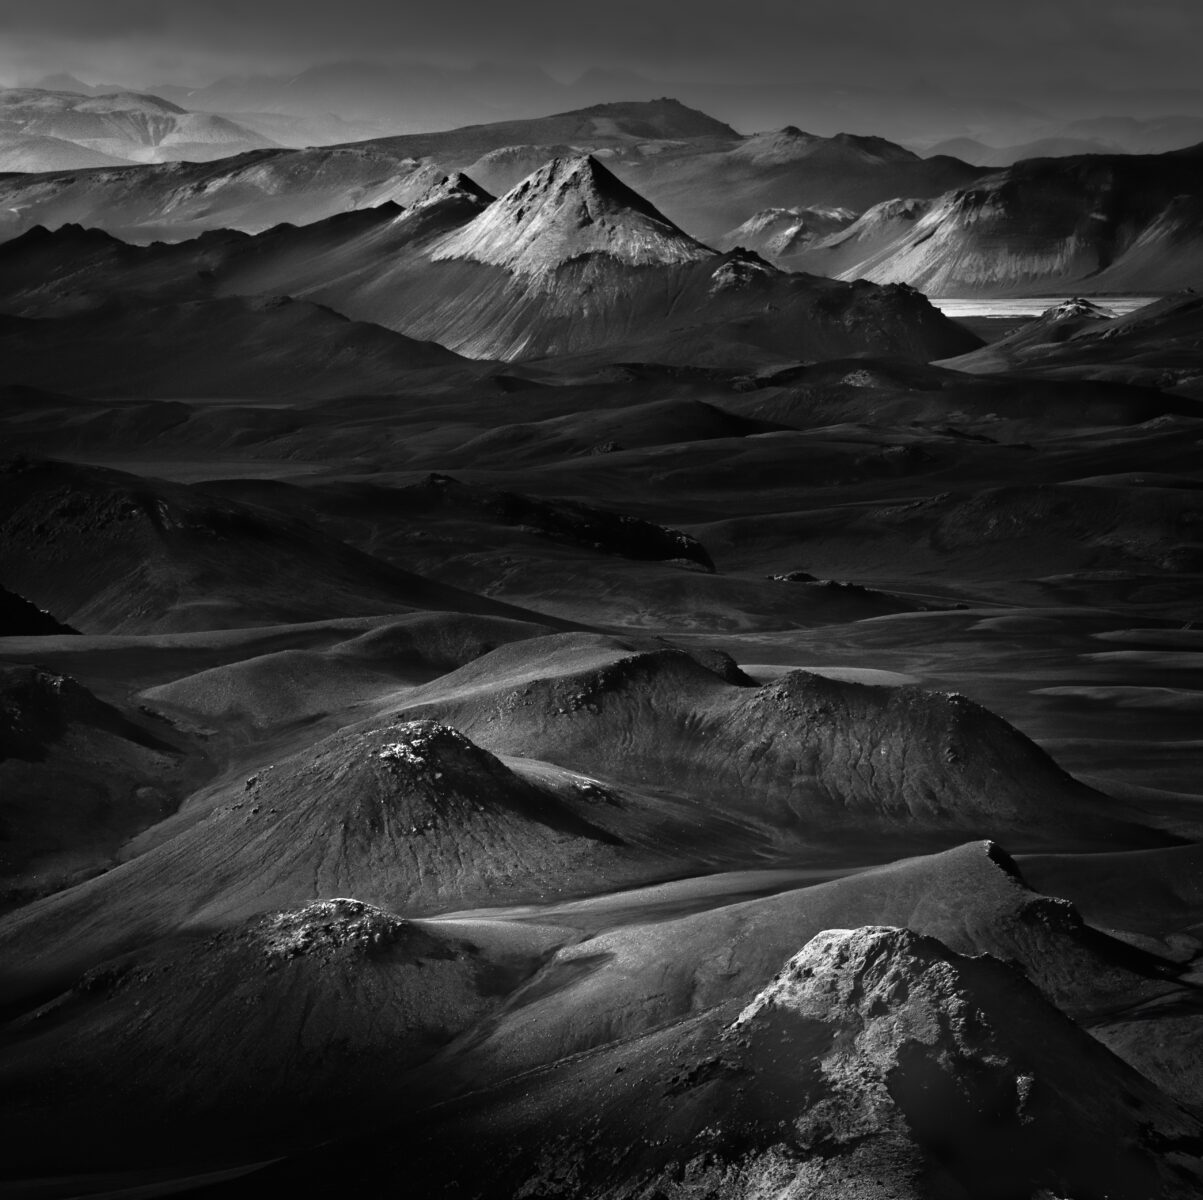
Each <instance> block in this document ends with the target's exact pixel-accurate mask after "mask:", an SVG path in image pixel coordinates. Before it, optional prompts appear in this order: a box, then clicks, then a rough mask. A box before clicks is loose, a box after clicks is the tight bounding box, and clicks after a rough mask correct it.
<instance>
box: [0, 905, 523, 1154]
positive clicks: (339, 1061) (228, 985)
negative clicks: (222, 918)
mask: <svg viewBox="0 0 1203 1200" xmlns="http://www.w3.org/2000/svg"><path fill="white" fill-rule="evenodd" d="M533 941H534V944H533V945H532V944H530V943H529V941H528V944H526V945H524V944H523V942H522V939H520V938H511V939H505V938H504V937H503V938H501V939H497V938H494V939H488V938H487V937H486V938H482V937H479V936H476V935H474V936H472V937H471V938H465V937H463V936H461V935H460V934H459V933H458V932H457V931H455V930H450V931H447V930H442V929H440V928H438V927H437V926H436V925H431V924H425V923H419V922H414V921H408V920H404V919H402V918H400V917H399V916H397V915H396V914H394V913H390V912H388V911H385V910H382V909H380V908H378V907H376V906H374V905H371V904H366V903H363V902H362V901H359V900H354V899H349V898H345V897H340V898H333V899H323V900H319V901H316V902H314V903H312V904H305V905H298V906H296V907H295V908H293V909H290V910H287V911H284V912H272V913H269V914H267V915H261V916H256V917H251V918H248V919H246V920H244V921H242V922H238V923H235V924H234V925H232V926H229V927H227V928H225V929H223V930H221V931H219V932H217V933H215V934H212V935H209V936H201V937H197V936H195V935H194V936H188V935H184V936H182V937H178V938H175V939H170V940H168V941H166V942H162V943H159V944H158V945H156V946H153V947H150V948H147V949H143V950H140V951H138V952H135V953H133V954H127V955H124V956H122V957H119V958H117V959H115V960H112V961H110V962H107V963H104V964H102V965H100V966H97V967H96V968H95V969H93V970H91V971H89V972H88V973H87V974H85V975H84V976H83V977H82V978H80V979H79V980H78V982H77V983H76V984H75V985H74V986H73V987H70V988H69V989H68V990H67V991H65V992H64V993H63V994H61V995H59V996H56V997H55V998H54V999H52V1000H51V1001H50V1002H49V1003H47V1004H45V1005H41V1006H39V1007H38V1008H37V1009H35V1010H34V1012H33V1013H31V1014H29V1015H28V1016H27V1017H25V1018H24V1019H22V1020H21V1021H20V1022H19V1024H18V1030H17V1031H16V1038H15V1044H14V1045H13V1046H12V1048H11V1049H10V1052H9V1053H8V1055H7V1056H6V1060H5V1062H4V1064H3V1066H2V1067H0V1077H2V1078H3V1079H4V1085H5V1091H6V1092H8V1093H9V1094H10V1095H16V1094H18V1093H20V1094H21V1095H22V1096H23V1101H22V1103H21V1105H20V1108H19V1109H17V1110H16V1111H12V1110H10V1112H9V1113H8V1114H6V1115H8V1116H9V1117H10V1118H11V1119H14V1120H15V1121H16V1122H17V1123H18V1124H19V1125H20V1126H21V1128H22V1131H23V1137H22V1141H23V1144H24V1148H23V1150H22V1151H21V1154H20V1160H21V1161H22V1162H23V1163H24V1164H25V1165H26V1166H27V1167H30V1168H33V1169H37V1165H38V1164H39V1162H40V1161H43V1160H44V1158H45V1156H46V1155H47V1154H48V1153H54V1151H52V1150H51V1149H50V1148H49V1142H48V1141H47V1140H46V1139H45V1137H44V1136H43V1134H44V1133H45V1131H46V1125H45V1123H44V1121H45V1116H46V1114H48V1113H49V1112H58V1113H59V1114H60V1119H62V1120H65V1121H66V1122H67V1123H68V1124H69V1125H70V1126H71V1128H72V1130H73V1132H74V1137H73V1143H74V1144H73V1147H72V1149H71V1150H70V1151H68V1152H67V1153H66V1155H65V1156H64V1157H63V1158H60V1160H59V1161H60V1162H62V1163H63V1164H64V1165H65V1166H73V1165H80V1166H84V1167H87V1166H89V1165H94V1164H96V1163H97V1162H98V1161H99V1162H107V1163H109V1164H111V1165H114V1166H117V1167H120V1166H122V1165H123V1163H124V1162H126V1161H128V1155H129V1154H130V1153H131V1138H130V1134H131V1132H132V1131H133V1128H134V1125H133V1124H131V1120H130V1119H131V1117H135V1114H137V1115H136V1117H135V1121H136V1123H137V1124H140V1125H142V1126H143V1128H145V1129H147V1130H150V1129H153V1131H154V1132H153V1135H152V1136H153V1138H154V1141H155V1145H156V1149H154V1150H149V1151H146V1152H144V1154H145V1161H146V1163H147V1164H148V1165H150V1164H157V1163H162V1162H164V1161H166V1162H167V1163H170V1162H171V1161H172V1159H173V1157H174V1156H175V1155H177V1154H179V1155H184V1156H187V1155H190V1154H195V1153H196V1152H197V1151H198V1149H199V1148H200V1147H201V1146H202V1145H203V1141H204V1138H205V1137H207V1136H220V1137H221V1140H222V1143H223V1146H224V1150H223V1153H225V1154H228V1155H229V1156H230V1157H231V1158H233V1157H235V1156H238V1155H241V1154H254V1153H256V1152H257V1150H258V1148H259V1147H261V1146H263V1145H264V1144H273V1145H276V1146H282V1147H285V1148H287V1147H290V1146H292V1145H294V1144H295V1138H296V1134H297V1130H298V1128H300V1127H305V1128H309V1129H312V1128H315V1127H316V1126H318V1125H320V1126H322V1127H323V1128H325V1129H326V1130H327V1134H329V1133H331V1132H334V1131H348V1132H349V1131H350V1130H352V1129H355V1128H359V1127H361V1125H362V1123H363V1122H365V1121H371V1120H372V1119H373V1117H374V1116H378V1114H379V1109H378V1108H377V1106H378V1105H379V1104H381V1103H382V1102H384V1103H387V1104H389V1105H390V1106H391V1105H392V1104H396V1103H398V1102H400V1101H401V1099H402V1096H403V1095H404V1083H403V1082H401V1081H403V1080H404V1079H405V1078H406V1077H407V1074H408V1073H410V1072H412V1071H413V1069H414V1068H415V1067H416V1066H418V1065H419V1064H421V1063H423V1062H426V1061H429V1060H430V1059H431V1058H433V1057H435V1056H437V1055H438V1053H439V1052H440V1050H442V1048H443V1047H444V1046H445V1045H446V1044H447V1043H448V1042H449V1041H451V1040H452V1039H454V1038H455V1037H456V1036H457V1035H459V1034H461V1033H463V1031H464V1030H465V1029H468V1028H471V1027H472V1026H473V1025H474V1024H476V1023H477V1022H479V1021H481V1020H483V1019H486V1018H487V1017H488V1016H489V1015H490V1014H491V1013H492V1012H494V1011H495V1010H496V1009H497V1008H498V1007H500V1006H501V1004H502V1003H503V1002H504V1000H505V997H506V995H507V994H508V993H509V992H510V991H511V990H512V989H513V988H515V987H517V986H518V985H519V984H520V983H521V982H522V981H523V979H524V978H525V977H526V976H527V975H528V974H529V973H530V972H531V971H532V970H533V969H534V968H535V966H536V965H537V962H538V958H539V950H540V947H539V945H538V940H537V939H534V940H533ZM185 980H187V981H188V984H187V986H181V985H182V984H183V982H184V981H185ZM151 1014H153V1015H152V1016H151V1022H150V1027H149V1028H148V1026H147V1023H146V1022H145V1020H144V1018H145V1017H146V1016H147V1015H151ZM148 1035H149V1036H148ZM50 1059H52V1060H53V1062H54V1064H55V1065H54V1066H53V1067H50V1066H49V1061H48V1060H50ZM68 1081H70V1082H68ZM115 1084H116V1085H117V1086H116V1090H117V1091H119V1092H120V1093H121V1094H122V1100H120V1101H118V1102H117V1103H116V1104H114V1103H113V1102H112V1098H113V1096H114V1085H115ZM231 1088H236V1089H237V1092H238V1095H239V1103H238V1105H237V1106H231V1105H227V1104H224V1103H221V1102H220V1101H219V1100H218V1097H221V1096H223V1095H227V1096H228V1095H229V1093H230V1089H231ZM101 1095H107V1096H109V1097H110V1099H109V1101H108V1102H105V1103H98V1098H99V1097H100V1096H101ZM68 1096H69V1097H70V1099H66V1098H67V1097H68ZM127 1096H128V1097H130V1098H133V1097H134V1096H140V1097H141V1101H138V1102H135V1103H134V1104H133V1105H132V1106H130V1105H127V1104H126V1103H125V1097H127ZM64 1100H66V1105H65V1109H64ZM14 1108H15V1106H14ZM219 1113H224V1114H225V1115H224V1116H219V1115H218V1114H219ZM215 1118H216V1121H215ZM202 1130H204V1131H207V1132H206V1133H205V1134H202V1135H201V1136H200V1137H198V1136H197V1135H198V1133H200V1131H202ZM135 1140H136V1139H135Z"/></svg>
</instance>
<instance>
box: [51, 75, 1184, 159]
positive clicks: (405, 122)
mask: <svg viewBox="0 0 1203 1200" xmlns="http://www.w3.org/2000/svg"><path fill="white" fill-rule="evenodd" d="M30 86H33V87H43V88H49V89H52V90H59V91H71V92H78V93H81V94H93V95H94V94H97V93H98V92H101V91H121V90H128V87H126V88H117V87H112V86H108V87H105V86H103V85H102V86H99V87H97V86H90V85H88V84H84V83H81V82H80V81H79V80H78V79H75V78H73V77H71V76H69V75H61V74H60V75H55V76H49V77H46V78H44V79H40V80H36V81H30ZM137 90H139V91H149V92H152V93H154V94H155V95H157V96H162V97H163V98H164V99H167V100H170V101H172V102H174V103H176V104H178V105H180V106H181V107H183V108H186V109H188V110H190V111H196V112H214V113H221V114H224V115H226V116H232V117H234V118H235V119H237V120H242V119H243V118H244V117H245V115H246V114H259V115H263V114H274V115H275V116H276V117H290V118H292V119H293V120H294V121H295V120H298V119H300V120H303V121H305V122H314V121H318V122H323V121H326V120H328V119H329V117H330V114H332V113H334V114H338V117H339V118H341V119H342V121H344V122H345V123H347V124H348V125H350V126H353V127H354V128H355V132H354V133H348V134H346V135H345V136H343V137H339V136H338V135H335V136H334V137H333V138H331V139H329V140H331V141H338V140H351V139H352V138H367V137H374V136H380V135H383V134H388V133H410V132H421V131H428V130H433V129H447V128H451V127H453V126H457V125H467V124H477V123H480V122H482V121H502V120H510V119H514V118H522V117H531V116H535V115H537V114H539V113H546V112H554V111H558V110H564V109H573V108H580V107H582V106H587V105H592V104H597V103H601V102H612V101H615V100H618V99H624V100H651V99H654V98H655V97H657V96H663V95H665V94H671V95H675V96H679V97H680V98H681V99H682V100H683V101H684V102H685V103H687V104H689V105H691V106H693V107H696V108H701V109H703V110H704V111H706V112H712V113H716V114H718V115H719V116H720V117H721V118H722V119H723V120H725V121H728V122H729V123H731V124H732V125H734V126H735V127H736V128H738V129H740V130H742V131H751V130H756V129H771V128H775V127H779V126H781V125H784V124H787V123H794V124H798V125H801V126H803V127H804V128H808V129H812V130H814V131H815V132H817V133H820V134H823V135H827V136H830V135H833V134H836V133H839V132H841V131H843V130H847V131H850V132H853V133H863V134H868V133H872V134H879V135H883V136H885V137H888V138H890V139H892V140H894V141H897V142H902V143H904V144H906V145H912V146H916V147H918V146H924V147H927V146H934V145H935V144H936V143H938V142H942V141H946V140H948V139H950V138H971V139H977V140H979V141H981V142H982V143H984V144H986V145H988V146H1012V145H1022V144H1026V143H1029V142H1032V141H1036V140H1038V139H1041V138H1047V137H1050V136H1068V137H1089V138H1097V139H1099V140H1103V141H1112V142H1115V143H1116V144H1117V145H1122V146H1123V147H1124V148H1125V149H1128V150H1131V151H1134V152H1140V153H1151V152H1157V151H1161V150H1169V149H1177V148H1179V147H1181V146H1185V145H1189V144H1191V143H1192V142H1194V141H1198V140H1199V137H1198V136H1194V137H1186V138H1184V139H1182V140H1181V141H1179V142H1177V143H1175V144H1173V145H1161V144H1156V143H1154V142H1147V141H1141V140H1135V141H1131V142H1128V141H1123V140H1121V139H1117V138H1113V137H1108V136H1106V135H1104V134H1101V133H1082V132H1078V133H1075V132H1074V131H1073V128H1072V126H1073V125H1074V124H1075V123H1077V122H1079V121H1083V122H1089V121H1090V120H1092V119H1095V118H1098V117H1100V116H1102V117H1103V119H1107V118H1106V116H1105V115H1106V114H1113V113H1114V114H1126V118H1127V119H1129V120H1135V121H1146V120H1151V119H1155V120H1159V119H1162V118H1165V117H1166V115H1167V114H1184V115H1186V116H1193V117H1203V90H1193V91H1192V90H1189V89H1167V90H1162V91H1158V90H1156V89H1151V88H1145V89H1142V90H1141V91H1129V90H1122V89H1115V88H1105V87H1097V86H1091V85H1089V84H1086V83H1084V82H1081V81H1075V82H1074V83H1073V84H1072V85H1065V86H1061V87H1059V88H1047V89H1045V90H1044V91H1042V92H1031V91H1030V90H1029V91H1027V92H1025V93H1024V94H1023V96H1022V98H1017V97H1016V96H1015V95H990V94H970V93H966V92H964V91H960V92H949V91H947V90H945V89H943V88H941V87H940V86H938V85H935V84H933V83H931V82H930V81H917V82H916V83H915V84H914V85H913V86H889V85H881V84H871V83H858V82H856V81H850V80H846V79H845V80H841V81H840V82H839V83H838V84H835V83H833V82H832V81H831V80H824V79H817V78H813V77H811V76H810V75H808V74H800V75H799V77H798V78H797V79H795V80H791V81H789V82H757V83H749V82H727V81H706V80H693V81H683V80H679V79H678V80H674V81H673V82H671V83H670V82H668V81H665V80H660V79H649V78H647V77H645V76H642V75H640V74H638V73H636V72H633V71H629V70H624V71H614V70H607V69H598V68H593V69H589V70H586V71H584V72H583V73H582V74H581V75H580V76H579V77H578V78H577V79H575V80H572V81H571V82H561V81H560V80H558V79H555V78H553V77H552V76H550V75H549V74H548V73H547V72H546V71H544V70H542V69H540V68H539V67H537V66H519V65H514V64H499V63H488V62H485V63H477V64H475V65H473V66H470V67H466V68H465V67H446V66H437V65H434V64H431V63H421V62H410V63H395V64H384V63H378V62H332V63H323V64H319V65H316V66H312V67H309V68H307V69H305V70H302V71H299V72H296V73H294V74H291V75H279V76H272V75H259V76H249V77H226V78H222V79H218V80H215V81H213V82H211V83H209V84H206V85H204V86H202V87H184V86H180V85H179V84H178V82H174V81H170V80H168V81H163V80H145V81H142V84H141V85H140V86H139V88H138V89H137ZM254 127H255V128H259V127H258V126H254ZM261 132H264V133H266V135H267V136H269V137H272V136H275V135H274V134H273V133H272V132H271V130H266V129H264V130H261ZM310 141H311V142H313V143H314V144H317V139H314V138H311V139H310ZM289 144H295V143H289ZM1003 165H1005V164H1003Z"/></svg>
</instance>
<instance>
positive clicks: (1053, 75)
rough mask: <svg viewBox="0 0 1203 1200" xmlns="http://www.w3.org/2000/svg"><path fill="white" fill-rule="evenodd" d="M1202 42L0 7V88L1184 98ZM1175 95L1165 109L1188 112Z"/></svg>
mask: <svg viewBox="0 0 1203 1200" xmlns="http://www.w3.org/2000/svg"><path fill="white" fill-rule="evenodd" d="M1201 33H1203V8H1201V7H1200V6H1199V5H1198V4H1197V3H1195V2H1194V0H1154V2H1152V3H1146V4H1142V5H1139V6H1136V5H1132V4H1125V3H1119V2H1118V0H1060V2H1059V3H1056V4H1052V5H1050V4H1047V3H1041V2H1039V0H1017V2H1015V3H1011V4H1008V5H1005V6H999V5H988V6H987V5H983V4H980V3H977V4H965V3H963V2H958V0H921V2H919V3H912V4H907V5H900V4H896V3H893V2H892V0H857V2H855V3H847V2H841V0H810V2H809V3H805V4H796V3H787V2H785V0H751V2H749V3H744V4H740V5H738V6H736V5H726V4H718V3H714V2H713V0H709V2H706V3H695V4H691V5H688V6H681V5H676V4H670V3H666V2H665V0H650V2H649V0H639V2H636V0H615V2H614V3H610V4H607V5H605V6H584V5H571V6H569V5H563V4H559V3H553V2H552V0H523V3H520V4H509V5H496V4H491V3H482V2H480V0H471V2H469V3H464V4H458V5H455V6H450V5H429V6H417V5H409V4H396V3H394V2H392V0H347V2H346V3H341V4H337V5H334V4H327V3H313V2H299V3H298V2H297V0H260V2H258V3H255V4H252V5H248V4H245V3H235V2H233V0H207V2H201V3H198V2H195V0H190V2H185V0H109V2H106V3H104V4H96V3H94V0H51V2H46V0H15V2H13V0H9V2H8V3H6V4H5V5H4V6H3V7H2V8H0V81H3V82H5V83H8V84H12V83H14V82H18V81H23V82H29V81H32V80H34V79H37V78H39V77H40V76H42V75H45V74H48V73H57V72H64V71H66V72H71V73H73V74H75V75H77V76H79V77H81V78H83V79H84V80H85V81H87V82H105V83H108V82H112V83H117V84H121V85H123V86H137V87H150V86H153V85H154V84H156V83H162V82H164V81H170V82H173V83H186V84H189V85H193V86H195V85H198V84H204V83H207V82H210V81H212V80H213V79H215V78H218V77H220V76H223V75H229V74H244V73H245V74H256V75H262V74H271V73H280V72H293V71H298V70H301V69H303V68H305V67H308V66H312V65H314V64H318V63H329V62H336V61H346V60H364V59H367V60H371V61H378V62H388V63H393V64H399V63H413V64H429V65H440V66H461V67H466V66H471V65H473V64H475V63H477V62H479V61H480V60H482V59H487V60H490V61H504V62H506V63H507V64H512V66H513V67H514V68H515V69H522V68H527V69H540V70H543V71H547V72H549V73H550V74H551V75H552V76H553V78H554V79H556V80H558V81H560V82H571V81H572V80H574V79H575V78H576V77H577V76H579V75H580V73H581V72H583V71H585V70H589V69H602V70H605V71H607V72H616V71H617V72H624V73H636V74H638V75H641V76H644V77H646V78H647V79H649V80H652V81H657V82H658V81H663V82H665V83H681V82H698V83H708V84H716V83H722V84H726V85H732V84H739V85H745V86H746V85H760V86H763V85H766V84H771V85H778V86H786V87H789V88H790V89H794V90H806V89H809V88H811V87H815V86H822V87H824V88H831V87H838V86H843V87H851V88H863V87H871V88H881V89H885V90H890V89H911V90H914V89H919V90H923V89H931V88H947V89H950V90H952V91H954V92H964V93H971V94H974V95H986V94H993V95H997V96H998V97H1000V98H1007V99H1011V100H1017V99H1020V98H1022V99H1024V100H1030V101H1033V102H1036V103H1041V102H1044V101H1045V100H1046V98H1047V97H1049V96H1055V97H1058V98H1059V99H1060V100H1061V101H1062V102H1064V101H1065V100H1066V99H1067V98H1069V99H1071V100H1072V99H1073V98H1075V97H1076V98H1079V99H1080V98H1084V97H1087V96H1094V95H1097V94H1098V93H1099V92H1100V91H1101V92H1110V91H1120V92H1131V91H1141V90H1153V91H1157V92H1159V93H1161V94H1162V95H1163V96H1164V94H1165V93H1166V92H1167V90H1172V89H1175V88H1182V89H1193V88H1194V86H1195V81H1196V77H1197V68H1198V60H1197V57H1196V47H1197V46H1198V44H1199V38H1200V34H1201ZM614 82H617V81H614ZM612 90H616V91H621V90H622V89H621V87H616V88H614V89H612ZM609 98H617V97H609ZM1179 99H1180V100H1181V103H1180V104H1179V105H1178V106H1177V107H1179V108H1181V107H1182V106H1183V105H1185V106H1186V107H1192V106H1193V105H1192V103H1191V100H1192V98H1191V97H1180V98H1179ZM732 107H733V108H734V107H738V106H737V105H734V104H733V105H732ZM1113 107H1117V106H1113ZM1118 107H1122V105H1120V106H1118ZM1160 107H1161V109H1162V111H1166V110H1165V106H1164V104H1163V105H1161V106H1160ZM718 115H720V116H728V114H726V113H720V114H718ZM730 115H731V116H733V117H738V116H740V115H741V114H740V113H738V112H732V113H731V114H730ZM749 115H751V114H749Z"/></svg>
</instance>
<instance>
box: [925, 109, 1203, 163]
mask: <svg viewBox="0 0 1203 1200" xmlns="http://www.w3.org/2000/svg"><path fill="white" fill-rule="evenodd" d="M1199 142H1203V116H1178V117H1156V118H1152V119H1149V120H1139V119H1138V118H1136V117H1089V118H1083V119H1082V120H1078V121H1070V122H1069V123H1067V124H1065V125H1063V126H1059V127H1058V128H1056V129H1052V130H1050V131H1048V132H1046V133H1045V134H1044V135H1043V136H1041V137H1039V138H1035V139H1033V140H1032V141H1027V142H1022V143H1019V144H1017V145H1009V146H991V145H987V144H985V143H984V142H982V141H978V140H975V139H974V138H970V137H957V138H949V139H948V140H946V141H942V142H938V143H937V144H936V145H934V146H932V147H930V148H929V149H927V150H926V151H925V153H926V154H928V155H929V156H935V155H939V154H944V155H951V156H952V157H954V158H959V159H962V160H963V161H965V162H968V163H973V164H974V165H975V166H981V167H1009V166H1012V165H1013V164H1014V163H1017V162H1020V161H1021V160H1023V159H1025V158H1066V157H1069V156H1071V155H1080V154H1163V153H1165V152H1166V151H1168V150H1179V149H1181V148H1183V147H1185V146H1193V145H1196V144H1197V143H1199Z"/></svg>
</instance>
